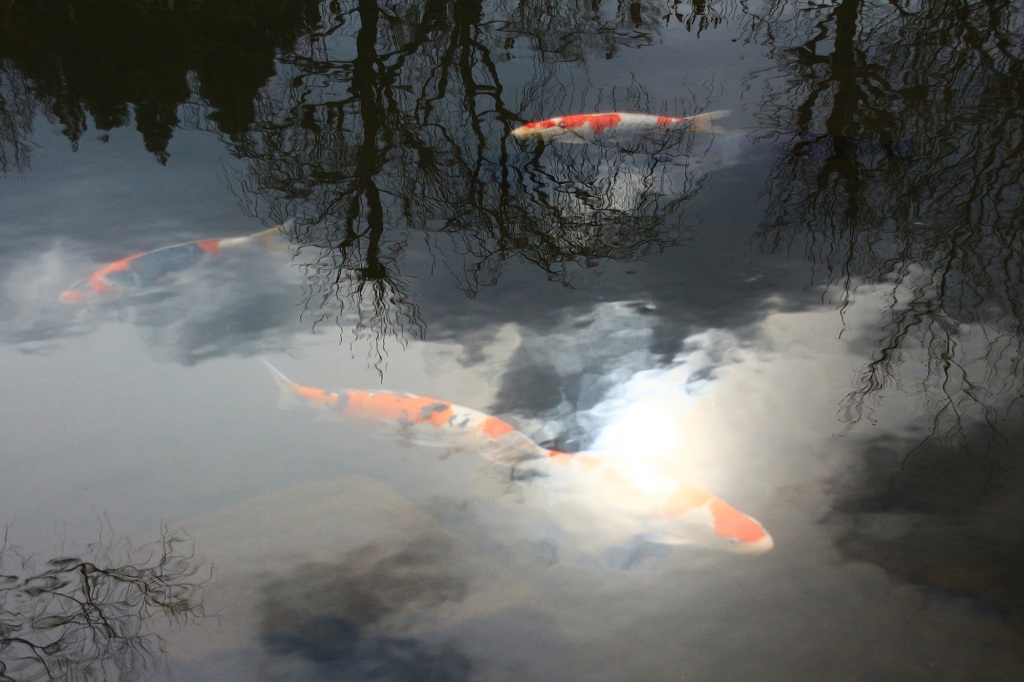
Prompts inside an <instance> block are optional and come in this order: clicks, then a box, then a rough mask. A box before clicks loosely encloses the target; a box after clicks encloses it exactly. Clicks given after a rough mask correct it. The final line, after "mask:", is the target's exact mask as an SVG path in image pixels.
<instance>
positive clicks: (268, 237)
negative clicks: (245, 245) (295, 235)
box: [249, 218, 295, 251]
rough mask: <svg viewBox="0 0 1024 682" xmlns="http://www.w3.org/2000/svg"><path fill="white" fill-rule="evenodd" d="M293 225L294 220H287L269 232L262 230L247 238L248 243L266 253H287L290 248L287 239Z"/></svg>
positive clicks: (289, 242)
mask: <svg viewBox="0 0 1024 682" xmlns="http://www.w3.org/2000/svg"><path fill="white" fill-rule="evenodd" d="M294 225H295V218H289V219H288V220H286V221H284V222H283V223H281V224H280V225H275V226H274V227H272V228H270V229H269V230H263V231H262V232H257V233H256V234H254V235H251V236H250V237H249V241H250V242H252V243H253V244H256V245H257V246H259V247H260V248H261V249H266V250H267V251H287V250H288V248H289V247H290V246H291V241H290V240H289V239H288V234H289V233H291V231H292V227H294Z"/></svg>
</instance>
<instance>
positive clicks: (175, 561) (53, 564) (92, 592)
mask: <svg viewBox="0 0 1024 682" xmlns="http://www.w3.org/2000/svg"><path fill="white" fill-rule="evenodd" d="M15 563H17V564H18V566H17V567H15V566H12V564H15ZM201 567H202V565H201V563H197V562H196V560H195V555H194V554H193V553H192V549H191V543H190V542H189V541H188V540H187V538H185V537H183V536H179V535H177V534H171V533H169V532H167V530H166V529H164V531H163V533H162V534H161V537H160V539H159V540H158V541H157V542H155V543H153V544H151V545H146V546H143V547H139V548H134V547H132V546H131V545H129V544H127V543H126V542H122V543H114V544H112V545H111V544H109V543H105V542H101V543H99V544H97V545H95V546H93V547H92V548H90V551H89V557H88V558H80V557H60V558H56V559H51V560H50V561H48V562H46V564H45V567H44V568H36V567H34V566H33V562H32V560H31V559H29V558H26V557H22V556H20V555H19V554H18V552H17V551H16V550H15V549H13V548H11V547H8V546H7V543H6V537H5V542H4V544H3V545H2V546H0V571H3V574H2V575H0V680H12V681H13V680H34V679H62V680H96V679H103V680H119V679H136V678H137V677H138V676H139V675H140V674H141V673H143V672H145V671H151V670H152V668H153V665H154V664H155V663H156V662H157V661H158V660H159V658H160V657H161V655H162V653H161V646H162V640H161V638H160V636H159V635H158V634H157V633H156V632H155V631H154V630H153V629H152V628H153V621H154V619H155V618H156V617H157V616H158V615H159V616H163V617H164V618H166V619H167V620H168V621H169V622H171V623H182V622H198V620H200V619H201V618H202V616H203V605H202V597H203V587H202V582H196V581H195V578H196V575H197V573H198V572H199V570H200V568H201ZM12 571H13V572H14V573H13V574H12Z"/></svg>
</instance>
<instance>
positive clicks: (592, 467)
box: [264, 360, 772, 554]
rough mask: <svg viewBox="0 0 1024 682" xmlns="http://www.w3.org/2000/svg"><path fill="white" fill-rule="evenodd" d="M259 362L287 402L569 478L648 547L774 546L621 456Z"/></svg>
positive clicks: (760, 531)
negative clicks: (553, 444) (566, 448)
mask: <svg viewBox="0 0 1024 682" xmlns="http://www.w3.org/2000/svg"><path fill="white" fill-rule="evenodd" d="M264 362H265V363H266V365H267V367H268V368H269V369H270V371H271V372H272V373H273V376H274V378H275V380H276V381H277V383H278V385H279V386H280V387H281V390H282V395H283V396H284V397H286V398H298V399H300V400H302V401H303V402H305V403H307V404H310V405H313V406H316V407H319V408H321V409H325V410H328V411H331V412H334V413H337V414H342V415H345V416H348V417H355V418H362V419H374V420H382V421H390V422H394V423H397V424H400V425H403V426H408V427H411V428H417V427H428V428H432V429H436V430H438V431H440V432H443V433H445V434H447V435H450V436H451V437H452V438H454V439H455V440H458V439H460V438H462V439H464V438H466V437H468V438H470V439H471V444H472V445H473V446H474V449H476V450H477V451H478V452H479V453H480V454H482V455H484V456H486V457H488V458H490V459H493V460H495V461H499V462H502V463H504V464H507V465H509V466H512V467H516V468H519V467H523V468H525V469H526V470H527V472H526V473H527V474H536V475H537V476H538V477H539V478H541V479H547V480H549V481H550V482H551V485H553V486H556V487H557V486H558V485H564V483H565V482H566V480H570V481H571V484H570V485H576V486H577V487H579V486H582V487H583V488H584V489H585V491H586V494H587V496H588V497H589V498H593V499H595V500H600V502H599V503H601V504H604V503H608V504H609V506H610V507H611V508H612V509H611V510H610V512H611V513H619V512H621V513H622V514H624V515H628V516H630V517H631V518H632V519H633V520H634V521H635V523H634V524H633V526H634V527H635V529H636V531H637V532H638V533H639V534H640V535H642V536H643V537H645V538H647V539H648V540H650V541H651V542H655V543H659V544H666V545H683V544H697V545H704V546H709V547H716V548H720V549H725V550H728V551H734V552H743V553H750V554H755V553H760V552H765V551H768V550H769V549H771V548H772V539H771V536H770V535H768V533H767V531H765V529H764V527H763V526H762V525H761V524H760V523H758V522H757V521H756V520H755V519H753V518H751V517H750V516H747V515H746V514H744V513H743V512H741V511H739V510H737V509H735V508H734V507H732V506H730V505H729V504H727V503H726V502H724V501H723V500H721V499H719V498H718V497H715V496H714V495H712V494H711V493H707V492H705V491H703V490H699V489H697V488H693V487H690V486H686V485H681V484H678V483H674V482H672V483H669V484H668V485H667V486H662V487H661V488H659V489H657V490H655V489H653V488H651V487H650V486H648V485H645V483H644V482H643V481H641V480H640V479H638V477H636V476H633V475H631V472H630V471H629V470H628V465H627V466H623V460H621V459H620V460H609V459H608V458H606V457H603V456H601V455H600V454H597V453H590V452H579V453H567V452H560V451H558V450H550V449H547V448H544V447H542V446H540V445H538V444H537V443H535V442H534V441H533V440H532V439H530V438H529V437H528V436H526V435H525V434H523V433H521V432H520V431H517V430H516V429H515V427H513V426H512V425H511V424H509V423H508V422H506V421H504V420H503V419H499V418H498V417H494V416H491V415H488V414H485V413H483V412H479V411H477V410H474V409H471V408H468V407H463V406H460V405H455V404H454V403H450V402H448V401H445V400H438V399H436V398H425V397H422V396H416V395H410V394H402V393H392V392H389V391H361V390H340V391H325V390H323V389H318V388H310V387H308V386H302V385H301V384H297V383H295V382H294V381H292V380H291V379H289V378H288V377H286V376H285V375H284V374H282V373H281V372H280V371H278V370H277V368H275V367H274V366H273V365H271V364H270V363H269V362H267V361H266V360H264ZM520 472H522V470H520ZM526 477H528V478H532V476H529V475H528V476H526Z"/></svg>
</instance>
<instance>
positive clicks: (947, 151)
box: [750, 0, 1024, 436]
mask: <svg viewBox="0 0 1024 682" xmlns="http://www.w3.org/2000/svg"><path fill="white" fill-rule="evenodd" d="M766 8H767V9H766V10H765V11H764V12H763V13H760V14H756V13H754V12H752V13H751V23H750V25H751V32H752V34H754V35H755V36H756V37H757V38H758V39H760V40H764V41H765V42H767V43H768V44H770V45H771V46H772V47H773V48H774V50H773V51H774V54H775V55H776V57H777V58H778V59H779V62H780V67H781V68H780V73H781V75H780V76H778V77H777V78H775V79H769V80H768V81H767V85H766V87H767V89H768V93H767V97H766V106H765V108H764V110H763V113H764V116H765V117H766V119H767V121H768V122H769V123H770V124H771V125H772V126H773V127H782V128H789V129H793V130H796V131H798V133H800V134H797V135H795V136H792V137H791V138H789V139H787V140H785V141H783V144H782V145H781V147H780V156H779V160H778V163H777V165H776V166H775V169H774V171H773V173H772V176H771V177H770V179H769V184H768V194H769V196H770V198H771V199H770V201H771V203H770V207H769V209H768V215H767V216H766V220H765V222H764V224H763V225H762V226H761V229H760V237H761V239H762V241H763V243H764V244H765V245H766V246H767V247H768V248H769V249H772V250H776V249H782V248H791V247H792V245H793V244H795V243H797V244H802V245H803V249H804V250H805V252H806V254H807V255H808V257H809V258H810V259H811V260H813V261H814V263H815V265H816V268H817V269H818V272H819V273H820V274H821V276H822V277H823V278H824V279H826V280H827V281H828V282H829V283H835V284H840V285H842V286H843V288H844V289H845V291H846V294H847V296H852V295H853V294H854V293H855V292H854V288H855V286H856V284H855V282H857V281H860V280H861V279H867V280H869V281H876V282H877V281H884V280H891V279H892V278H893V277H895V278H896V281H897V284H898V285H900V286H898V287H896V288H894V297H895V299H897V300H894V305H893V307H892V309H891V311H889V317H888V320H887V324H886V325H885V330H886V332H885V333H886V336H885V337H884V338H882V339H880V340H879V342H878V348H879V350H878V352H877V353H876V356H875V358H874V360H873V361H872V363H871V364H870V365H869V366H868V367H866V368H865V371H864V373H863V375H862V378H861V382H860V384H859V386H858V387H857V389H856V390H855V392H854V393H853V394H851V396H850V398H849V404H848V405H847V408H848V410H849V415H850V416H851V418H852V419H859V418H860V417H861V416H862V415H863V414H864V410H865V409H870V406H871V405H872V396H873V395H875V394H876V393H877V392H878V391H879V390H880V389H881V388H883V387H884V386H887V385H894V384H897V383H898V382H899V379H900V375H901V373H905V372H906V371H908V370H910V369H911V368H910V367H909V366H905V361H906V360H907V359H908V358H909V357H912V356H913V353H914V350H915V349H920V350H923V351H924V352H926V353H927V357H928V359H927V360H926V366H925V367H924V368H923V371H922V372H921V373H920V375H919V376H917V377H916V378H915V379H914V381H913V383H915V384H916V385H917V386H919V390H920V391H921V393H922V395H923V396H924V397H925V398H926V401H928V402H929V407H930V409H931V411H932V414H933V416H934V422H933V433H936V434H941V435H946V436H949V435H957V434H961V433H962V427H961V424H960V421H961V419H964V418H966V417H968V416H970V417H973V418H976V419H983V420H984V419H987V420H989V421H990V422H993V423H994V421H995V420H996V419H997V418H998V411H999V410H1000V409H1007V408H1006V406H1005V404H1006V402H1012V405H1011V407H1010V408H1009V409H1019V399H1020V396H1021V394H1022V390H1024V373H1022V372H1021V369H1022V368H1021V367H1020V366H1019V361H1012V362H1011V361H1007V359H1008V358H1019V356H1020V355H1021V352H1022V351H1024V335H1022V331H1024V314H1022V310H1021V308H1020V305H1019V301H1020V294H1021V290H1022V287H1024V278H1022V276H1021V273H1022V271H1024V262H1022V260H1024V250H1022V244H1021V243H1020V234H1021V231H1020V229H1019V218H1018V217H1017V216H1018V214H1019V210H1020V201H1021V195H1022V190H1024V179H1022V178H1024V176H1022V175H1021V173H1020V163H1019V158H1020V152H1021V145H1022V144H1024V142H1022V140H1024V124H1022V122H1021V120H1020V117H1019V116H1018V115H1017V113H1016V112H1018V111H1019V110H1020V108H1021V106H1022V104H1024V89H1022V88H1021V85H1020V83H1021V78H1020V76H1021V68H1020V65H1021V63H1022V59H1024V51H1022V48H1021V46H1022V45H1024V40H1022V39H1024V26H1022V24H1021V22H1020V13H1019V9H1018V8H1017V7H1016V5H1015V4H1014V3H1012V2H1009V1H1008V0H1004V1H1002V2H992V3H984V4H976V5H970V6H964V5H961V4H957V3H949V2H943V1H936V2H930V3H924V4H914V5H910V4H907V3H900V2H897V3H889V4H887V5H877V4H866V3H863V2H862V1H861V0H842V1H841V2H838V3H835V4H829V5H821V6H815V7H813V8H805V7H803V6H801V7H800V8H797V7H796V4H795V3H794V4H792V5H791V4H790V3H784V2H777V3H769V4H768V5H766ZM769 27H770V30H768V28H769ZM982 330H984V331H982ZM983 333H984V334H987V335H988V337H987V338H984V339H982V334H983ZM1004 372H1009V375H1005V374H1003V373H1004ZM904 378H905V377H904ZM901 385H904V386H905V384H901ZM996 388H998V392H997V391H996ZM1000 405H1002V407H999V406H1000ZM1013 405H1017V406H1018V407H1016V408H1014V407H1013Z"/></svg>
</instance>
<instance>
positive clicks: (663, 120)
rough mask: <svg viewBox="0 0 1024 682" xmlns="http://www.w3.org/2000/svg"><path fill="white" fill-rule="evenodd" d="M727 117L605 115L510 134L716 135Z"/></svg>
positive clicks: (528, 126)
mask: <svg viewBox="0 0 1024 682" xmlns="http://www.w3.org/2000/svg"><path fill="white" fill-rule="evenodd" d="M728 114H729V112H728V111H726V110H723V111H708V112H705V113H703V114H696V115H694V116H655V115H653V114H631V113H617V112H612V113H604V114H573V115H569V116H556V117H555V118H549V119H546V120H544V121H531V122H529V123H525V124H523V125H521V126H519V127H518V128H516V129H515V130H513V131H512V136H513V137H519V138H531V137H532V138H538V139H541V140H545V141H550V140H555V139H563V140H565V139H569V140H572V139H578V140H586V141H590V140H595V139H598V138H600V137H602V136H607V135H611V134H615V133H638V132H647V131H658V130H679V129H691V130H695V131H697V132H705V133H710V132H714V131H715V127H714V123H715V121H717V120H718V119H720V118H724V117H725V116H727V115H728Z"/></svg>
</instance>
